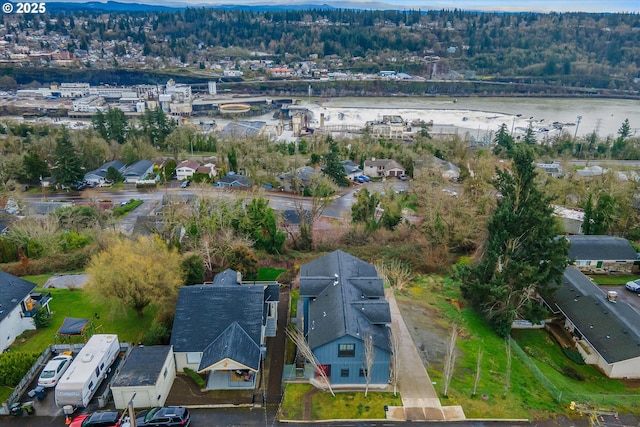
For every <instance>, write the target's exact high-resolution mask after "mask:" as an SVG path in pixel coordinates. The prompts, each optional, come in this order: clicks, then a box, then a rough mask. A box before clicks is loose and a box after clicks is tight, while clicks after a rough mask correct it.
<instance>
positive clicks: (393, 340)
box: [389, 328, 400, 396]
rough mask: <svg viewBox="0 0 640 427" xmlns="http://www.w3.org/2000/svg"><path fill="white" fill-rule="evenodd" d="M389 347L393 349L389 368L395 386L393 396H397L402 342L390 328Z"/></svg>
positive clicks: (390, 378) (391, 380) (390, 377)
mask: <svg viewBox="0 0 640 427" xmlns="http://www.w3.org/2000/svg"><path fill="white" fill-rule="evenodd" d="M389 346H390V347H391V364H390V366H389V381H390V382H391V384H392V385H393V395H394V396H395V395H396V394H397V389H398V369H399V365H398V363H399V358H398V353H399V351H400V340H399V339H398V335H397V334H395V333H394V332H393V329H392V328H389Z"/></svg>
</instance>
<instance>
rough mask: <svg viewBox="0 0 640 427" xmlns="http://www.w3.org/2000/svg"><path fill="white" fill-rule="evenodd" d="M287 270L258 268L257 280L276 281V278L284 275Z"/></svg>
mask: <svg viewBox="0 0 640 427" xmlns="http://www.w3.org/2000/svg"><path fill="white" fill-rule="evenodd" d="M285 271H287V270H283V269H281V268H269V267H260V268H259V269H258V279H257V280H259V281H264V282H267V281H272V280H276V279H277V278H278V276H280V275H281V274H282V273H284V272H285Z"/></svg>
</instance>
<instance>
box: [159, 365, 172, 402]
mask: <svg viewBox="0 0 640 427" xmlns="http://www.w3.org/2000/svg"><path fill="white" fill-rule="evenodd" d="M168 373H169V370H168V369H167V368H164V374H162V376H163V377H164V378H167V374H168ZM158 399H159V397H158Z"/></svg>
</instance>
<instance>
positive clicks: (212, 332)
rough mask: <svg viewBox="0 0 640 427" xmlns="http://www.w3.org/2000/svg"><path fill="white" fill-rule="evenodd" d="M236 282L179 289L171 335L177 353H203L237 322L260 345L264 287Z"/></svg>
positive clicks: (226, 275) (226, 274)
mask: <svg viewBox="0 0 640 427" xmlns="http://www.w3.org/2000/svg"><path fill="white" fill-rule="evenodd" d="M228 271H231V270H228ZM223 275H224V276H225V277H227V278H228V277H229V275H228V273H227V272H224V273H223ZM216 277H217V276H216ZM234 277H235V274H234ZM233 282H235V281H232V283H222V284H215V285H194V286H185V287H182V288H180V292H179V294H178V304H177V307H176V314H175V317H174V320H173V329H172V332H171V345H173V348H174V351H175V352H202V351H204V350H205V349H206V348H207V347H208V346H209V345H210V344H211V343H212V342H213V341H214V340H216V339H217V338H218V337H219V336H220V334H222V333H223V332H224V331H225V329H227V328H228V327H229V325H231V324H232V323H234V322H237V323H238V324H239V325H240V327H242V329H244V331H245V332H246V333H247V334H248V335H249V337H251V339H252V340H253V341H254V342H255V343H257V344H258V345H259V344H260V336H261V328H262V311H263V305H264V289H263V286H262V285H257V286H252V285H238V284H237V282H235V283H233Z"/></svg>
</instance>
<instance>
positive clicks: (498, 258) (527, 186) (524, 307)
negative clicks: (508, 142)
mask: <svg viewBox="0 0 640 427" xmlns="http://www.w3.org/2000/svg"><path fill="white" fill-rule="evenodd" d="M510 153H511V158H512V161H513V167H512V171H509V170H500V169H498V170H496V174H497V178H496V180H495V182H494V185H495V187H496V189H497V190H498V192H499V193H500V194H501V198H500V199H499V200H498V202H497V206H496V210H495V212H494V213H493V215H492V217H491V218H490V220H489V222H488V224H487V228H488V238H487V241H486V243H485V251H484V254H483V256H482V258H481V259H480V260H479V262H478V263H476V264H475V265H471V266H462V267H459V268H457V269H456V271H455V277H456V278H457V279H458V280H459V281H460V283H461V285H460V287H461V289H462V293H463V295H464V297H465V298H467V299H468V300H470V301H471V303H472V304H473V305H474V306H475V307H476V309H478V310H479V311H480V312H481V313H482V314H483V315H484V316H485V317H486V318H487V320H488V321H489V323H490V324H491V325H492V326H493V327H494V329H495V330H496V332H498V334H500V335H502V336H506V335H508V334H509V331H510V328H511V324H512V323H513V321H514V320H515V319H518V318H525V319H529V320H531V321H533V322H537V321H539V320H541V318H542V314H543V309H542V307H541V306H540V304H539V303H538V302H537V301H536V299H535V298H536V296H537V295H538V294H541V295H548V294H549V293H551V292H552V291H553V290H554V288H555V286H557V284H558V283H559V281H560V279H561V277H562V274H563V272H564V269H565V267H566V266H567V263H568V260H567V254H568V248H569V246H568V241H567V240H566V239H563V238H558V237H557V230H556V227H554V226H553V224H554V223H555V222H554V220H553V216H552V214H553V210H552V208H551V207H550V202H551V198H548V197H545V196H544V194H543V193H542V191H540V190H539V189H538V188H537V186H536V182H535V177H536V171H535V166H534V164H533V160H534V157H533V152H532V150H531V148H530V147H527V146H525V145H517V146H514V147H513V149H512V150H511V152H510Z"/></svg>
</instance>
